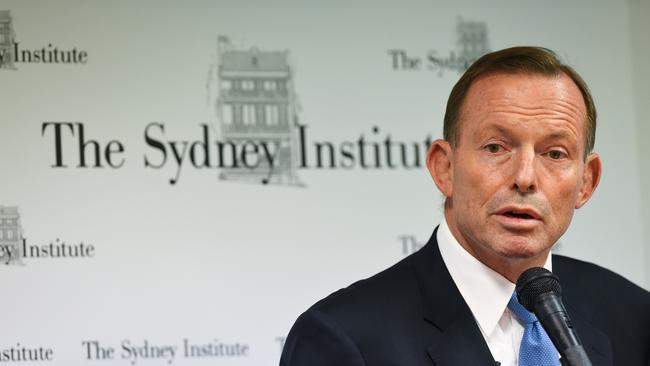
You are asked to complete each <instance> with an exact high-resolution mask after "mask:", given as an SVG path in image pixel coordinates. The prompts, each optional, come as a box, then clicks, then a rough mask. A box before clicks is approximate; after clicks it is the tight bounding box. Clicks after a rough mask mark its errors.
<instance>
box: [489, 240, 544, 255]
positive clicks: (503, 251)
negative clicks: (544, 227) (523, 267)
mask: <svg viewBox="0 0 650 366" xmlns="http://www.w3.org/2000/svg"><path fill="white" fill-rule="evenodd" d="M496 248H498V249H497V252H499V254H500V255H502V256H503V257H507V258H512V259H530V258H535V257H537V256H539V255H540V254H542V253H543V252H544V250H545V249H546V248H543V247H542V246H540V245H538V244H536V243H531V242H530V241H529V240H514V241H510V242H509V243H507V244H506V245H505V246H504V245H503V244H502V245H500V246H497V247H496Z"/></svg>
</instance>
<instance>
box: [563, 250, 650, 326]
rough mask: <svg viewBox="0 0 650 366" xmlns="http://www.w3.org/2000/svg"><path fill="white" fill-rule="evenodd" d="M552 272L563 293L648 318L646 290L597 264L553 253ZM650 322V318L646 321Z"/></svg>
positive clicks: (647, 294) (648, 298) (649, 313)
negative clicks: (558, 279) (557, 278)
mask: <svg viewBox="0 0 650 366" xmlns="http://www.w3.org/2000/svg"><path fill="white" fill-rule="evenodd" d="M553 272H554V273H556V274H557V275H558V277H559V278H560V282H561V283H562V288H563V292H565V293H566V295H567V296H569V297H570V296H572V295H573V296H576V295H577V296H580V297H583V298H587V299H590V300H591V301H593V302H594V303H599V304H609V305H611V306H612V307H617V308H620V309H621V310H623V309H626V311H638V312H639V313H644V314H646V315H644V316H645V317H646V318H648V319H650V311H648V310H649V309H650V292H648V291H646V290H645V289H643V288H641V287H639V286H637V285H636V284H634V283H632V282H631V281H629V280H628V279H626V278H625V277H623V276H621V275H619V274H617V273H615V272H613V271H611V270H609V269H606V268H604V267H601V266H599V265H596V264H593V263H590V262H585V261H581V260H578V259H574V258H570V257H565V256H561V255H554V256H553ZM649 321H650V320H649Z"/></svg>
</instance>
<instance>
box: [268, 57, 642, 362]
mask: <svg viewBox="0 0 650 366" xmlns="http://www.w3.org/2000/svg"><path fill="white" fill-rule="evenodd" d="M595 130H596V110H595V107H594V104H593V100H592V98H591V95H590V94H589V90H588V89H587V86H586V84H585V82H584V81H583V80H582V78H581V77H580V76H579V75H578V74H577V73H576V72H575V71H574V70H573V69H572V68H570V67H568V66H566V65H563V64H561V63H560V62H559V60H558V59H557V58H556V56H555V54H554V53H552V52H551V51H549V50H547V49H543V48H536V47H515V48H510V49H505V50H501V51H497V52H494V53H491V54H488V55H485V56H483V57H482V58H481V59H479V60H478V61H477V62H476V63H474V64H473V65H472V66H471V67H470V68H469V69H468V70H467V72H466V73H465V74H464V75H463V76H462V77H461V78H460V80H459V81H458V83H457V84H456V85H455V86H454V88H453V90H452V92H451V95H450V97H449V101H448V104H447V111H446V114H445V120H444V140H437V141H435V142H434V143H433V144H432V146H431V148H430V150H429V155H428V160H427V164H428V168H429V172H430V174H431V176H432V178H433V180H434V182H435V184H436V186H437V187H438V189H439V190H440V191H441V192H442V193H443V194H444V195H445V197H446V200H445V206H444V218H443V220H442V222H441V224H440V226H438V228H436V230H435V231H434V233H433V236H432V237H431V239H430V240H429V242H428V244H427V245H426V246H425V247H423V248H422V249H421V250H420V251H418V252H417V253H415V254H413V255H411V256H409V257H407V258H405V259H404V260H402V261H401V262H399V263H398V264H396V265H394V266H393V267H391V268H389V269H387V270H385V271H383V272H381V273H379V274H377V275H375V276H373V277H371V278H369V279H366V280H363V281H359V282H357V283H355V284H353V285H351V286H350V287H348V288H346V289H343V290H340V291H338V292H336V293H334V294H332V295H330V296H329V297H327V298H325V299H323V300H321V301H320V302H318V303H316V304H315V305H314V306H312V307H311V308H310V309H309V310H308V311H306V312H305V313H304V314H302V315H301V316H300V317H299V318H298V320H297V321H296V324H295V325H294V326H293V328H292V330H291V332H290V333H289V336H288V338H287V341H286V344H285V348H284V351H283V354H282V357H281V360H280V365H283V366H298V365H309V366H319V365H332V366H334V365H337V366H375V365H405V366H418V365H438V366H444V365H495V364H499V363H500V364H501V365H504V366H505V365H517V364H518V365H533V364H534V365H546V364H548V365H558V364H559V361H558V353H557V351H556V350H555V349H554V348H553V346H552V344H550V341H548V337H547V336H546V334H545V333H544V332H543V331H539V329H540V328H536V329H537V333H535V334H536V335H535V336H536V337H539V338H536V339H537V340H538V342H537V345H536V346H540V345H543V347H542V348H543V350H541V349H542V348H539V349H535V350H534V351H531V350H532V348H530V347H536V346H535V345H533V343H535V342H530V341H529V338H530V336H531V334H533V333H532V332H535V331H534V330H531V329H533V328H531V327H533V326H532V325H531V324H535V322H534V319H533V320H531V322H527V321H524V318H525V317H526V316H528V315H530V313H527V312H526V311H525V310H524V313H527V314H524V313H521V312H520V310H518V309H521V307H520V306H519V305H518V303H517V301H516V299H513V297H512V294H513V291H514V287H515V285H514V283H515V282H516V281H517V279H518V277H519V275H520V274H521V273H522V272H523V271H525V270H526V269H528V268H531V267H545V268H547V269H549V270H552V271H553V272H554V274H556V275H557V276H558V277H559V278H560V280H561V283H562V287H563V300H564V304H565V306H566V308H567V312H568V313H569V316H570V317H571V319H572V321H573V324H574V326H575V329H576V330H577V332H578V334H579V335H580V337H581V339H582V342H583V345H584V348H585V350H586V352H587V354H588V356H589V358H590V359H591V362H592V363H593V365H625V366H634V365H639V366H648V365H650V293H648V292H647V291H645V290H643V289H641V288H639V287H637V286H635V285H634V284H632V283H630V282H629V281H627V280H625V279H623V278H622V277H620V276H618V275H616V274H614V273H612V272H610V271H608V270H605V269H603V268H600V267H598V266H596V265H593V264H589V263H585V262H581V261H577V260H574V259H570V258H566V257H562V256H555V255H554V256H551V255H550V250H551V247H552V246H553V244H554V243H555V242H556V241H557V240H558V238H560V236H561V235H562V234H563V233H564V232H565V231H566V229H567V228H568V226H569V223H570V222H571V218H572V216H573V212H574V210H575V209H578V208H580V207H582V206H583V205H584V204H585V203H586V202H587V201H588V200H589V198H590V197H591V195H592V194H593V192H594V190H595V189H596V186H597V185H598V181H599V179H600V175H601V161H600V158H599V156H598V155H597V154H595V153H593V152H592V150H593V147H594V141H595V132H596V131H595ZM517 306H519V308H518V307H517ZM537 324H538V323H537ZM535 326H537V325H535ZM544 342H546V343H544ZM547 343H548V344H547ZM549 344H550V348H549ZM541 354H543V355H544V357H546V358H547V359H548V360H547V361H539V360H537V361H535V357H539V356H540V355H541ZM531 355H532V357H533V361H531V359H530V357H531Z"/></svg>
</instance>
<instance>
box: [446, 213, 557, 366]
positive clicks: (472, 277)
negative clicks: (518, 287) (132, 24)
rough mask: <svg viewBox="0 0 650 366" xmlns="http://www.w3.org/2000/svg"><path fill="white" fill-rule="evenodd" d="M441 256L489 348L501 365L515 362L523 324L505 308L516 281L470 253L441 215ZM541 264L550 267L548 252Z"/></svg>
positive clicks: (509, 364)
mask: <svg viewBox="0 0 650 366" xmlns="http://www.w3.org/2000/svg"><path fill="white" fill-rule="evenodd" d="M436 238H437V240H438V247H439V248H440V254H441V255H442V260H443V261H444V262H445V265H446V266H447V269H448V270H449V274H450V275H451V278H452V279H453V280H454V283H455V284H456V287H457V288H458V290H459V291H460V294H461V295H462V296H463V299H465V302H466V303H467V305H468V306H469V308H470V310H471V311H472V314H473V315H474V319H475V320H476V323H477V324H478V326H479V328H480V329H481V334H483V338H485V341H486V342H487V345H488V347H489V348H490V352H492V356H493V357H494V359H495V360H496V361H499V362H500V363H501V365H502V366H513V365H517V361H518V358H519V345H520V343H521V338H522V337H523V335H524V327H523V326H522V325H521V323H519V320H518V319H517V318H516V317H515V316H514V315H513V314H512V313H511V312H510V310H509V309H508V302H509V301H510V297H511V296H512V293H513V292H514V290H515V284H514V283H512V282H510V281H509V280H507V279H506V278H505V277H503V276H501V275H500V274H499V273H497V272H495V271H494V270H493V269H491V268H489V267H488V266H486V265H485V264H483V263H481V262H480V261H479V260H478V259H476V258H474V257H473V256H472V255H471V254H469V253H468V252H467V251H466V250H465V248H463V247H462V246H461V245H460V243H458V240H456V238H455V237H454V236H453V234H452V233H451V231H450V230H449V226H447V221H446V220H445V218H444V217H443V219H442V222H441V223H440V226H439V227H438V232H437V236H436ZM544 268H546V269H548V270H549V271H550V270H551V256H550V255H549V256H548V258H546V263H545V264H544Z"/></svg>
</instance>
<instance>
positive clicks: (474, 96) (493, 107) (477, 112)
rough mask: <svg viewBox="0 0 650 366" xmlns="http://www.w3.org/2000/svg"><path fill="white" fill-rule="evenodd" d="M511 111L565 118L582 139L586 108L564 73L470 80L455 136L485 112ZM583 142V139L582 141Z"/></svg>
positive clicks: (503, 74) (584, 132)
mask: <svg viewBox="0 0 650 366" xmlns="http://www.w3.org/2000/svg"><path fill="white" fill-rule="evenodd" d="M501 112H503V113H506V112H511V113H513V114H520V115H521V116H522V118H523V117H526V115H530V116H531V117H533V116H536V115H541V116H546V117H549V118H560V119H568V120H570V121H571V122H572V123H574V124H575V125H576V127H577V128H578V129H579V130H580V133H581V134H582V135H581V136H580V137H581V140H586V134H587V109H586V105H585V101H584V98H583V96H582V93H581V92H580V89H579V88H578V86H577V85H576V84H575V83H574V81H573V80H572V79H571V78H570V77H569V76H568V75H566V74H564V73H560V74H558V75H543V74H522V73H502V72H500V73H492V74H488V75H484V76H481V77H480V78H478V79H476V80H474V82H473V83H472V85H471V86H470V88H469V90H468V92H467V95H466V96H465V99H464V100H463V104H462V105H461V108H460V114H459V121H458V122H459V126H458V127H459V136H460V137H461V140H462V136H463V130H467V129H473V128H477V127H479V126H478V122H479V121H481V120H483V119H485V118H487V116H489V115H498V114H499V113H501ZM583 142H584V143H586V142H585V141H583Z"/></svg>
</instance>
